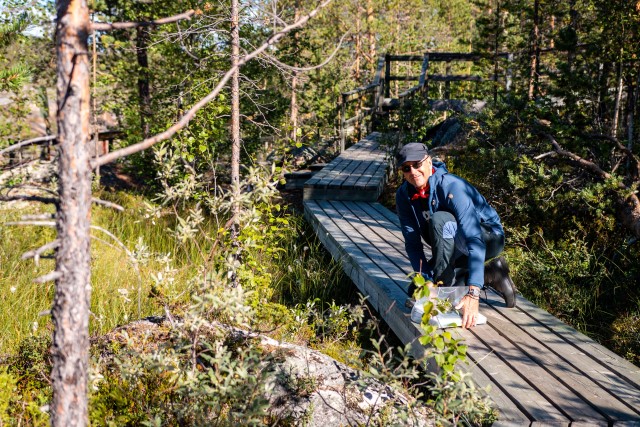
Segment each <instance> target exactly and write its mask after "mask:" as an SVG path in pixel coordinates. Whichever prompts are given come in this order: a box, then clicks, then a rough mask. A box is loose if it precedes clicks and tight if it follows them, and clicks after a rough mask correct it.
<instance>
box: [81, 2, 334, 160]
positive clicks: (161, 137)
mask: <svg viewBox="0 0 640 427" xmlns="http://www.w3.org/2000/svg"><path fill="white" fill-rule="evenodd" d="M331 1H332V0H324V1H323V2H322V3H320V4H319V5H318V7H316V8H315V9H313V10H312V11H311V12H309V14H307V15H305V16H303V17H302V18H300V19H299V20H297V21H296V22H294V23H293V24H291V25H287V26H286V27H284V28H282V29H281V30H280V31H278V32H277V33H274V34H272V35H271V37H269V38H268V39H267V41H265V42H264V43H263V44H262V45H261V46H260V47H258V48H257V49H255V50H254V51H253V52H251V53H249V54H247V55H245V56H243V57H242V58H240V59H239V60H238V64H237V65H236V66H235V67H231V68H230V69H229V70H228V71H227V72H226V73H225V75H224V76H223V77H222V79H221V80H220V81H219V82H218V84H217V85H216V87H215V88H214V89H213V90H212V91H211V92H210V93H209V94H208V95H207V96H205V97H204V98H202V99H201V100H200V101H198V102H197V103H196V104H195V105H194V106H193V107H191V109H190V110H189V111H187V112H186V113H185V114H184V115H183V116H182V118H180V120H179V121H178V122H176V123H175V124H174V125H173V126H171V127H169V129H167V130H166V131H164V132H161V133H159V134H157V135H154V136H152V137H150V138H147V139H145V140H143V141H141V142H139V143H137V144H133V145H130V146H128V147H125V148H121V149H119V150H116V151H113V152H111V153H109V154H106V155H104V156H101V157H98V158H97V159H95V160H94V161H93V162H92V163H91V166H92V168H94V169H95V168H97V167H99V166H103V165H105V164H107V163H111V162H113V161H114V160H117V159H119V158H122V157H126V156H129V155H131V154H134V153H138V152H140V151H143V150H146V149H147V148H150V147H152V146H154V145H155V144H157V143H159V142H162V141H165V140H167V139H169V138H171V137H172V136H173V135H175V134H176V133H177V132H178V131H180V130H182V129H184V128H185V127H186V126H187V125H188V124H189V122H190V121H191V119H193V117H194V116H195V115H196V113H197V112H198V111H199V110H200V109H201V108H202V107H204V106H205V105H207V104H208V103H209V102H211V101H212V100H214V99H215V98H216V97H217V96H218V94H219V93H220V91H221V90H222V88H223V87H224V86H225V85H226V84H227V82H228V81H229V79H230V78H231V76H232V74H233V73H234V72H235V71H236V70H237V69H238V68H240V67H241V66H243V65H244V64H246V63H247V62H249V61H250V60H252V59H253V58H255V57H257V56H258V55H260V54H262V53H263V52H265V51H266V50H267V49H268V48H269V47H271V46H273V45H275V44H276V43H278V42H279V41H280V39H282V38H283V37H284V36H285V35H286V34H287V33H288V32H290V31H292V30H295V29H296V28H300V27H302V26H303V25H304V24H306V23H307V21H309V20H310V19H311V18H313V17H314V16H316V15H317V14H318V13H319V12H320V10H321V9H323V8H324V7H325V6H327V5H328V4H329V3H331Z"/></svg>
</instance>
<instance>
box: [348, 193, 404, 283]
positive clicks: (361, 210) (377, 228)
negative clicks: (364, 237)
mask: <svg viewBox="0 0 640 427" xmlns="http://www.w3.org/2000/svg"><path fill="white" fill-rule="evenodd" d="M342 204H343V206H344V209H345V210H347V209H348V210H349V211H350V212H351V213H352V217H353V218H355V219H354V221H358V222H359V223H361V224H362V225H363V226H365V227H368V228H369V230H370V231H371V232H372V233H374V234H375V237H374V238H372V239H371V242H372V243H373V244H374V245H375V246H376V247H377V249H378V250H380V252H382V253H384V254H385V255H386V256H387V257H389V259H390V260H391V261H392V262H393V263H394V264H395V265H396V266H397V267H398V269H399V270H401V271H403V272H404V273H405V277H407V276H408V275H409V273H411V267H410V266H411V264H410V262H409V258H408V257H407V254H406V252H405V250H404V240H403V239H402V235H400V236H399V234H400V230H398V229H397V228H396V227H395V226H394V225H393V224H391V223H390V222H388V221H385V220H384V218H381V216H380V214H379V213H378V212H377V211H374V213H375V215H376V216H377V217H375V216H371V215H370V214H369V212H368V211H367V208H369V209H371V208H370V205H369V204H368V203H363V202H348V201H344V202H342ZM350 218H351V217H350Z"/></svg>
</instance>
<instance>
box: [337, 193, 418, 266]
mask: <svg viewBox="0 0 640 427" xmlns="http://www.w3.org/2000/svg"><path fill="white" fill-rule="evenodd" d="M348 206H349V207H352V206H353V209H358V211H360V210H361V211H362V212H364V214H365V215H368V216H369V217H370V218H372V219H373V220H375V221H377V222H378V224H380V225H381V226H382V228H383V229H384V230H385V233H384V236H383V237H384V238H385V239H389V241H391V242H393V244H394V247H396V248H398V249H397V250H398V251H399V252H402V254H404V255H405V257H406V252H405V250H404V237H402V231H400V226H399V225H398V224H396V223H394V222H393V221H391V220H390V219H389V218H388V217H387V216H386V215H384V214H383V213H382V212H381V211H380V210H379V209H378V208H380V209H384V210H386V211H387V212H388V213H389V214H390V215H395V214H393V213H392V212H391V211H389V210H388V209H387V208H385V207H384V206H382V205H381V204H379V203H361V202H358V203H352V204H349V205H348ZM353 209H352V210H353ZM396 219H397V216H396ZM398 245H399V246H398ZM407 260H408V258H407Z"/></svg>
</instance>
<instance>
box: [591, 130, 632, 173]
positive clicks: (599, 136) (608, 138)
mask: <svg viewBox="0 0 640 427" xmlns="http://www.w3.org/2000/svg"><path fill="white" fill-rule="evenodd" d="M584 136H585V137H587V138H595V139H604V140H606V141H610V142H613V143H614V144H615V145H616V148H617V149H618V150H620V151H622V152H623V153H625V154H626V155H627V158H628V159H629V161H630V162H631V163H632V164H633V166H634V168H635V170H634V171H633V173H634V175H635V176H636V177H638V176H640V159H638V157H637V156H636V155H635V154H633V151H631V150H629V148H628V147H626V146H625V145H623V144H622V143H621V142H620V141H619V140H618V138H615V137H613V136H611V135H604V134H600V133H596V134H586V135H584Z"/></svg>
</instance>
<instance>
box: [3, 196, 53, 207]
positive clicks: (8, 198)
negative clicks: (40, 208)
mask: <svg viewBox="0 0 640 427" xmlns="http://www.w3.org/2000/svg"><path fill="white" fill-rule="evenodd" d="M16 200H24V201H27V202H40V203H50V204H52V205H58V203H60V200H59V199H56V198H53V197H42V196H29V195H26V194H16V195H14V196H0V202H14V201H16Z"/></svg>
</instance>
